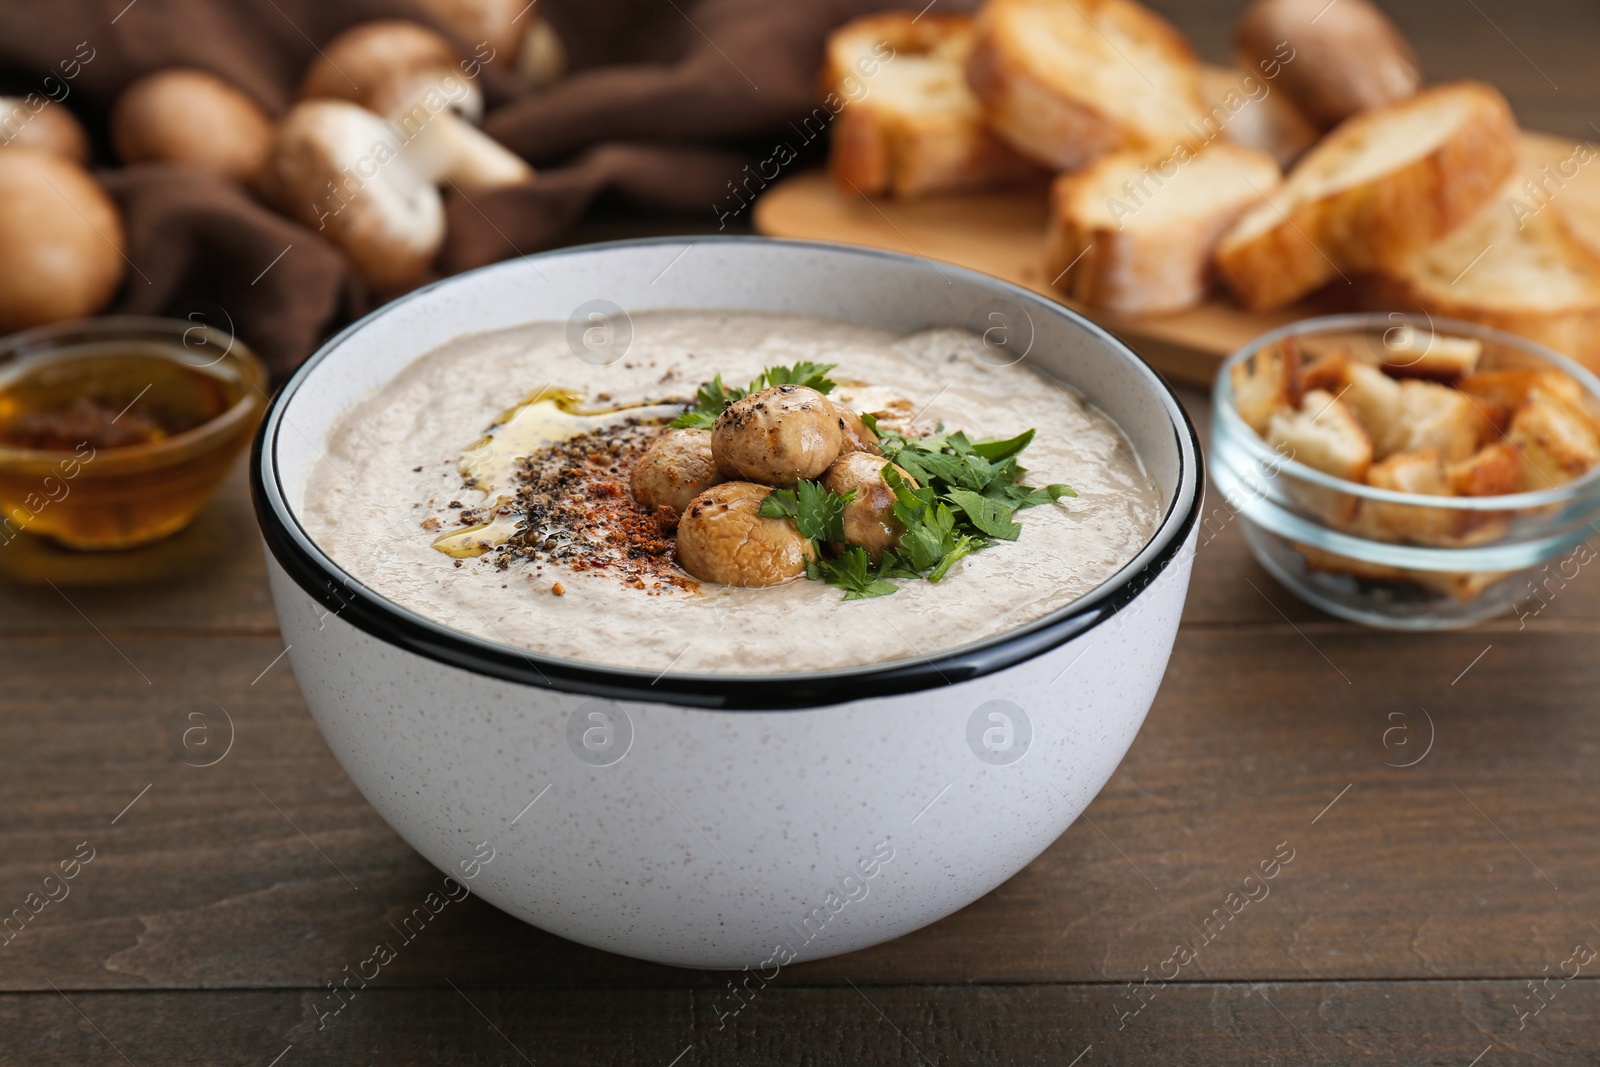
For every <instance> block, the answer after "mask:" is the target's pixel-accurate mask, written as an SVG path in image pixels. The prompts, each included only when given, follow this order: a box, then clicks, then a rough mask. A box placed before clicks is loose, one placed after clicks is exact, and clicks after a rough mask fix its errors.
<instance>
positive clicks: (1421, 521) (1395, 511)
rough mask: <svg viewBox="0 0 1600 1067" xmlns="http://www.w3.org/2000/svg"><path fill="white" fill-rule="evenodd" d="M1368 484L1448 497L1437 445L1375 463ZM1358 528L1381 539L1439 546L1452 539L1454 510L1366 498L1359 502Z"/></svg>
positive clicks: (1454, 530)
mask: <svg viewBox="0 0 1600 1067" xmlns="http://www.w3.org/2000/svg"><path fill="white" fill-rule="evenodd" d="M1367 484H1368V485H1370V486H1372V487H1373V488H1374V489H1388V490H1390V491H1391V492H1396V493H1415V494H1418V495H1421V496H1449V495H1450V483H1449V480H1448V478H1447V477H1446V475H1445V469H1444V463H1443V462H1442V461H1441V460H1440V458H1439V450H1438V449H1436V448H1429V449H1425V450H1423V451H1421V452H1397V453H1395V454H1394V455H1392V456H1390V457H1388V458H1387V459H1384V460H1380V461H1379V462H1377V463H1374V464H1373V465H1372V467H1371V469H1370V470H1368V471H1367ZM1356 525H1357V527H1358V529H1359V531H1360V532H1361V533H1363V534H1364V535H1365V536H1368V537H1372V538H1374V539H1376V540H1380V541H1408V542H1411V543H1412V544H1418V545H1439V544H1444V543H1446V542H1448V541H1451V540H1453V539H1454V538H1455V535H1456V532H1457V529H1458V527H1459V523H1458V521H1457V512H1455V511H1453V510H1451V509H1449V508H1432V507H1422V506H1419V505H1414V504H1392V503H1389V502H1387V501H1381V500H1367V501H1363V502H1362V504H1361V515H1360V519H1359V521H1358V522H1357V524H1356Z"/></svg>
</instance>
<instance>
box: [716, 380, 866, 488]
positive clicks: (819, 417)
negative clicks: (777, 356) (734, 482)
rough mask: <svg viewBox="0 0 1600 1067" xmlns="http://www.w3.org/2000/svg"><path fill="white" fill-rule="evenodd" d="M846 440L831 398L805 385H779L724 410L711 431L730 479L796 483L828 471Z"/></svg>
mask: <svg viewBox="0 0 1600 1067" xmlns="http://www.w3.org/2000/svg"><path fill="white" fill-rule="evenodd" d="M842 441H843V431H842V430H841V428H840V419H839V415H838V409H837V408H836V407H835V406H834V404H833V402H832V401H831V400H829V399H828V398H827V397H825V396H823V395H822V394H821V393H819V392H817V391H816V390H815V389H809V388H807V387H806V386H803V385H775V386H772V387H771V388H769V389H762V390H761V391H760V392H755V393H751V394H750V395H749V396H746V397H741V398H740V399H738V400H735V401H734V402H733V403H732V404H729V405H728V406H727V408H725V409H724V410H723V412H722V414H721V415H720V416H719V417H718V418H717V423H716V426H715V427H713V428H712V431H711V452H712V455H713V456H715V457H716V461H717V469H718V470H720V471H722V473H723V474H725V475H727V476H728V477H730V478H743V479H745V480H747V481H754V482H764V483H765V484H767V485H777V486H792V485H794V484H795V483H796V482H797V481H799V480H800V479H801V478H815V477H817V476H818V475H819V474H821V473H822V472H823V471H825V470H827V469H828V465H829V464H831V463H832V462H833V461H834V460H835V459H836V458H837V457H838V455H839V448H840V446H841V443H842Z"/></svg>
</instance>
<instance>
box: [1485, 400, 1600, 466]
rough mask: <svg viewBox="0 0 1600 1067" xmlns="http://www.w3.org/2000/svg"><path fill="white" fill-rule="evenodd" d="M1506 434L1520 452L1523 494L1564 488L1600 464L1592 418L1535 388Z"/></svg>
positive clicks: (1599, 436) (1598, 430)
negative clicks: (1566, 484) (1559, 487)
mask: <svg viewBox="0 0 1600 1067" xmlns="http://www.w3.org/2000/svg"><path fill="white" fill-rule="evenodd" d="M1506 435H1507V436H1508V437H1509V438H1510V439H1511V443H1512V444H1514V445H1516V446H1517V448H1518V449H1519V450H1520V451H1521V452H1522V461H1523V468H1522V488H1523V490H1524V491H1526V492H1537V491H1538V490H1541V489H1552V488H1554V487H1556V486H1558V485H1564V484H1565V483H1567V482H1570V481H1572V480H1573V479H1574V478H1576V477H1578V476H1579V475H1581V474H1583V473H1585V472H1586V471H1588V470H1589V469H1590V468H1591V467H1594V466H1595V465H1596V464H1600V427H1597V426H1596V425H1595V420H1594V418H1593V416H1592V415H1591V414H1590V413H1589V412H1587V411H1585V410H1584V409H1583V408H1582V407H1580V406H1579V405H1577V404H1573V403H1571V402H1569V401H1567V400H1565V399H1563V398H1562V397H1560V396H1557V395H1555V394H1554V393H1551V392H1548V391H1546V390H1545V389H1543V388H1542V387H1540V386H1537V385H1536V386H1534V387H1533V388H1532V389H1531V390H1530V391H1529V392H1528V397H1527V399H1526V400H1525V401H1523V404H1522V406H1521V407H1519V408H1518V409H1517V412H1516V414H1515V415H1513V416H1512V417H1511V428H1510V429H1509V430H1508V431H1507V432H1506Z"/></svg>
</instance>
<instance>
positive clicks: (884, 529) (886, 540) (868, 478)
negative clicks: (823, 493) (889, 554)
mask: <svg viewBox="0 0 1600 1067" xmlns="http://www.w3.org/2000/svg"><path fill="white" fill-rule="evenodd" d="M887 466H889V461H888V460H886V459H884V458H883V457H882V456H875V455H872V454H871V453H869V452H847V453H845V454H844V455H842V456H840V457H839V458H838V459H836V460H834V461H833V466H831V467H829V468H828V473H826V474H824V475H823V476H822V484H823V485H824V486H826V487H827V488H829V489H831V490H833V491H834V492H835V493H838V494H839V495H840V496H843V495H844V494H846V493H848V492H850V491H851V490H852V489H853V490H855V494H856V495H855V499H853V500H851V501H850V503H848V504H846V505H845V506H844V539H845V540H846V541H847V542H849V543H850V544H852V545H860V546H861V547H862V548H864V549H866V550H867V555H868V556H869V557H870V558H871V559H872V562H874V563H876V562H878V560H879V559H881V558H882V557H883V553H884V551H885V550H886V549H890V548H893V547H894V546H895V545H897V544H899V543H900V537H901V535H903V534H904V533H905V532H906V528H905V527H904V526H902V525H901V524H900V520H899V519H897V518H895V517H894V490H893V489H891V488H889V483H888V482H886V481H884V478H883V468H884V467H887ZM895 470H896V471H899V473H900V477H902V478H904V479H905V480H906V483H907V484H909V485H911V486H912V487H913V488H915V487H916V484H917V483H916V481H915V480H913V479H912V477H911V476H910V475H908V474H907V473H906V472H905V471H903V470H901V469H900V468H899V467H896V468H895Z"/></svg>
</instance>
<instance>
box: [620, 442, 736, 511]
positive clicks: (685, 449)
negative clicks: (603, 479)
mask: <svg viewBox="0 0 1600 1067" xmlns="http://www.w3.org/2000/svg"><path fill="white" fill-rule="evenodd" d="M720 481H722V475H721V474H720V473H718V471H717V462H716V460H715V459H713V458H712V456H711V431H710V430H668V431H667V432H666V433H665V434H663V435H662V436H660V437H658V438H657V439H656V441H655V443H654V444H652V445H651V446H650V447H649V449H647V450H646V451H645V454H644V455H642V456H640V457H639V462H638V463H637V464H635V465H634V468H633V474H632V475H631V476H630V477H629V479H628V484H629V488H630V489H632V491H633V499H635V500H637V501H638V502H639V503H641V504H643V505H644V506H645V507H647V508H652V509H654V508H659V507H669V508H671V509H672V510H673V511H676V512H677V513H678V514H680V515H682V514H683V512H684V511H686V510H687V509H688V507H689V502H690V501H691V500H693V499H694V498H695V497H697V496H699V495H700V494H701V493H703V492H705V491H706V490H707V489H710V488H711V487H712V486H713V485H716V484H717V483H718V482H720Z"/></svg>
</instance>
